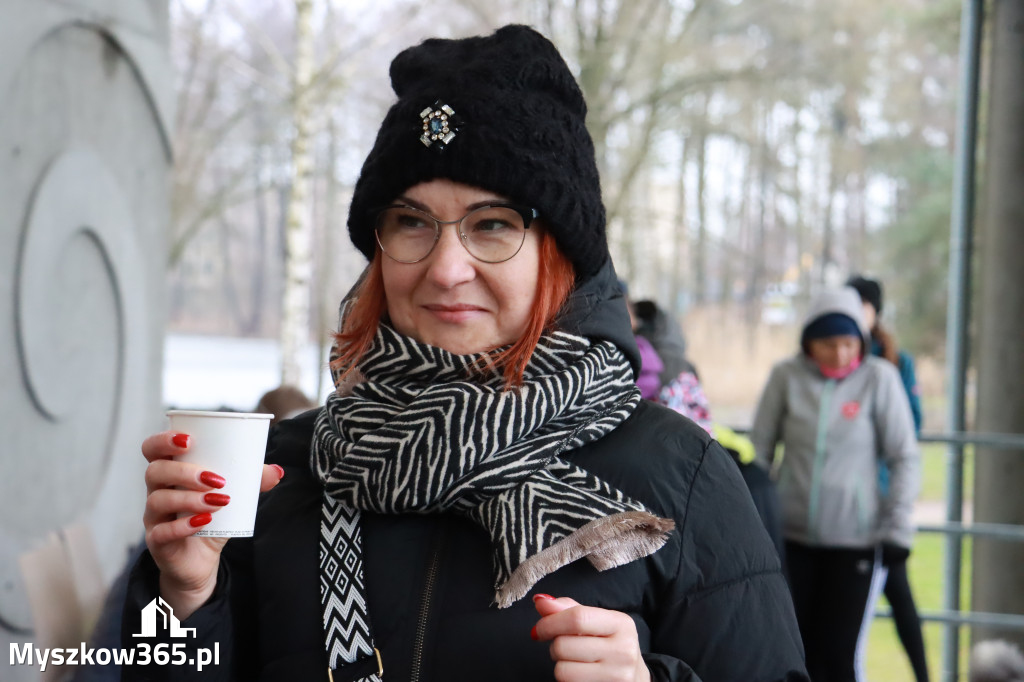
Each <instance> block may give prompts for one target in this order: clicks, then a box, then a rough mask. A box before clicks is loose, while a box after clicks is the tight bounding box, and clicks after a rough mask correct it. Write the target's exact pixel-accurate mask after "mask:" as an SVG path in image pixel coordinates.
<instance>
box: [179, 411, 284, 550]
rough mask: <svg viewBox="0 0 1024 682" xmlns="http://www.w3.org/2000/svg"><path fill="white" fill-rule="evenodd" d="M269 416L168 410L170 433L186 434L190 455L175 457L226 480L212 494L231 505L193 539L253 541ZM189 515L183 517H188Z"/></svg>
mask: <svg viewBox="0 0 1024 682" xmlns="http://www.w3.org/2000/svg"><path fill="white" fill-rule="evenodd" d="M273 417H274V415H272V414H253V413H249V412H199V411H194V410H171V411H170V412H168V413H167V418H168V419H170V420H171V430H172V431H177V432H178V433H187V434H188V435H189V436H190V437H191V438H190V440H189V447H188V451H187V452H186V453H185V454H182V455H178V456H177V457H175V459H176V460H178V461H181V462H190V463H192V464H198V465H199V466H201V467H203V469H205V470H206V471H212V472H213V473H215V474H218V475H220V476H223V477H224V480H225V484H224V487H223V488H221V489H219V490H216V491H215V492H218V493H224V494H225V495H230V496H231V501H230V502H229V503H228V505H227V506H226V507H222V508H221V509H218V510H217V511H216V512H214V513H213V520H212V521H211V522H210V523H208V524H206V525H205V526H203V528H202V530H200V531H199V532H198V533H196V535H199V536H205V537H217V538H248V537H252V531H253V526H254V525H255V523H256V502H257V501H258V500H259V495H260V479H261V478H262V476H263V458H264V455H265V453H266V449H267V431H268V430H269V428H270V420H271V419H272V418H273ZM192 515H193V514H192V513H188V514H181V515H180V516H179V518H181V516H192Z"/></svg>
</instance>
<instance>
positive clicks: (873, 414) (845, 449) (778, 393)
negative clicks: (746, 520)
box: [751, 287, 920, 548]
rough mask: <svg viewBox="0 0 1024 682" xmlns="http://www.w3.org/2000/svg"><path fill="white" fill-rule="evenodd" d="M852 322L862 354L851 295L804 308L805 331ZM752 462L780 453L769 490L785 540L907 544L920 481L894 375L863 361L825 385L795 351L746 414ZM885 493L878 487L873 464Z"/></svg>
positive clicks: (825, 297) (769, 460) (883, 365)
mask: <svg viewBox="0 0 1024 682" xmlns="http://www.w3.org/2000/svg"><path fill="white" fill-rule="evenodd" d="M837 312H838V313H842V314H844V315H848V316H850V317H851V318H853V319H854V320H856V321H857V324H858V326H859V327H860V329H861V332H862V335H863V336H864V344H865V346H864V347H865V349H866V348H867V347H868V345H867V344H868V335H867V330H866V329H865V327H864V319H863V313H862V308H861V302H860V297H859V296H858V295H857V293H856V292H855V291H854V290H853V289H851V288H848V287H847V288H844V289H836V290H830V291H827V292H825V293H823V294H821V295H820V296H818V297H817V298H816V299H815V301H814V302H813V303H812V305H811V309H810V312H809V313H808V315H807V318H806V320H805V322H804V329H806V328H807V326H808V325H810V323H812V322H813V321H814V320H816V319H818V318H819V317H821V316H822V315H826V314H829V313H837ZM751 439H752V440H753V442H754V446H755V448H756V450H757V456H758V459H759V460H760V461H761V462H762V463H764V464H766V465H768V466H769V467H771V466H773V465H774V463H775V446H776V444H777V443H779V442H781V443H782V444H783V446H784V454H783V456H782V461H781V463H780V464H779V465H778V488H779V497H780V499H781V502H782V510H783V524H784V528H783V531H784V534H785V537H786V539H787V540H794V541H797V542H801V543H804V544H808V545H818V546H829V547H849V548H863V547H870V546H873V545H875V544H877V543H879V542H891V543H895V544H898V545H902V546H904V547H909V546H910V544H911V540H912V536H913V530H914V528H913V524H912V522H911V512H912V510H913V504H914V499H915V498H916V496H917V492H918V487H919V484H920V453H919V451H918V447H917V439H916V437H915V434H914V422H913V417H912V416H911V413H910V405H909V404H908V402H907V398H906V395H905V394H904V389H903V384H902V383H901V381H900V376H899V372H898V371H897V370H896V368H895V367H894V366H893V365H892V364H891V363H889V362H888V361H886V360H883V359H881V358H877V357H874V356H872V355H870V354H865V355H864V356H863V359H862V364H861V366H860V367H858V368H857V369H856V370H854V371H853V372H852V373H851V374H849V375H848V376H846V377H845V378H843V379H839V380H835V379H827V378H825V376H824V375H822V373H821V371H820V370H819V369H818V367H817V365H816V364H815V363H814V362H813V361H812V360H811V359H810V358H809V357H808V356H807V355H805V354H804V353H803V352H802V351H801V352H800V353H798V354H797V355H796V356H795V357H792V358H789V359H788V360H784V361H782V362H780V363H778V364H777V365H775V367H774V368H772V372H771V375H770V376H769V378H768V383H767V384H766V385H765V388H764V392H763V393H762V395H761V400H760V402H759V403H758V406H757V412H756V414H755V417H754V426H753V430H752V433H751ZM881 462H884V463H885V464H886V466H887V467H888V469H889V490H888V493H887V494H885V495H883V494H882V493H881V491H880V489H879V465H880V463H881Z"/></svg>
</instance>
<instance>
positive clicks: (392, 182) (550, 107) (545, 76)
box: [348, 25, 609, 279]
mask: <svg viewBox="0 0 1024 682" xmlns="http://www.w3.org/2000/svg"><path fill="white" fill-rule="evenodd" d="M391 86H392V88H393V89H394V91H395V94H396V95H397V96H398V101H397V102H395V104H394V105H392V107H391V109H390V110H389V111H388V113H387V116H386V117H385V118H384V122H383V123H382V124H381V127H380V130H379V131H378V133H377V140H376V142H375V143H374V145H373V149H372V150H371V151H370V155H369V156H368V157H367V158H366V161H365V163H364V164H363V169H362V172H361V173H360V176H359V180H358V181H357V182H356V186H355V191H354V193H353V196H352V204H351V208H350V210H349V218H348V229H349V235H350V236H351V238H352V243H353V244H355V246H356V247H357V248H358V249H359V250H360V251H362V252H363V254H364V255H365V256H366V257H367V258H371V259H372V258H373V255H374V251H375V249H376V239H375V237H374V234H373V229H374V225H373V221H374V215H375V210H376V209H378V208H380V207H382V206H386V205H388V204H390V203H391V202H393V201H394V200H395V199H396V198H397V197H398V196H399V195H400V194H401V193H402V192H404V191H405V190H407V189H409V188H410V187H412V186H413V185H416V184H419V183H421V182H428V181H430V180H433V179H438V178H445V179H448V180H453V181H455V182H459V183H463V184H466V185H471V186H474V187H479V188H481V189H484V190H487V191H490V192H494V193H496V194H499V195H501V196H504V197H507V198H508V199H509V201H511V202H513V203H516V204H522V205H524V206H527V207H531V208H535V209H537V210H538V212H539V214H540V219H541V220H542V221H543V222H544V224H545V226H546V227H547V229H548V230H549V231H550V232H551V233H552V234H553V236H554V237H555V241H556V243H557V244H558V247H559V249H560V250H561V251H562V253H564V254H565V255H566V256H567V257H568V258H569V260H571V261H572V263H573V266H574V267H575V269H576V275H577V278H579V279H584V278H587V277H589V276H591V275H593V274H594V273H596V272H597V271H598V270H599V269H600V268H601V266H602V265H603V264H604V263H605V261H606V260H607V259H608V258H609V255H608V242H607V238H606V236H605V210H604V205H603V204H602V203H601V185H600V179H599V177H598V172H597V163H596V161H595V158H594V144H593V141H592V140H591V138H590V134H589V132H587V128H586V125H585V119H586V115H587V105H586V102H585V101H584V100H583V93H582V92H581V91H580V88H579V85H578V84H577V83H576V80H575V78H573V75H572V73H571V72H570V71H569V67H568V66H567V65H566V63H565V60H563V59H562V56H561V55H560V54H559V53H558V50H557V49H556V48H555V46H554V45H553V44H552V43H551V41H549V40H548V39H547V38H545V37H544V36H542V35H541V34H540V33H537V32H536V31H534V30H533V29H531V28H529V27H527V26H519V25H510V26H505V27H503V28H501V29H498V30H497V31H496V32H495V33H494V34H492V35H490V36H477V37H472V38H463V39H458V40H449V39H441V38H432V39H429V40H426V41H424V42H423V43H421V44H419V45H416V46H414V47H410V48H408V49H406V50H404V51H402V52H401V53H399V55H398V56H397V57H395V59H394V61H392V62H391ZM432 114H433V116H432ZM432 134H433V135H436V136H437V137H432ZM421 138H424V139H421ZM428 143H429V144H428Z"/></svg>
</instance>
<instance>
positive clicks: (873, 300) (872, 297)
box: [846, 275, 882, 313]
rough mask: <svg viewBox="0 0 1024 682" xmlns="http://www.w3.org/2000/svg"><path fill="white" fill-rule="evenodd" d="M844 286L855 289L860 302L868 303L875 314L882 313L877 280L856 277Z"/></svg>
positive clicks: (880, 286)
mask: <svg viewBox="0 0 1024 682" xmlns="http://www.w3.org/2000/svg"><path fill="white" fill-rule="evenodd" d="M846 286H848V287H853V288H854V289H856V290H857V293H858V294H860V300H862V301H863V302H865V303H870V304H871V306H872V307H873V308H874V309H875V312H876V313H881V312H882V284H881V282H879V281H878V280H877V279H868V278H867V277H861V276H860V275H856V276H854V277H851V278H850V279H849V280H848V281H847V282H846Z"/></svg>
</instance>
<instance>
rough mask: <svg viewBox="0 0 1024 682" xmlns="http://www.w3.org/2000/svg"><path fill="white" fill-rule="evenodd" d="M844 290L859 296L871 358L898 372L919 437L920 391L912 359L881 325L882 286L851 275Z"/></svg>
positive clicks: (921, 419) (920, 415) (870, 280)
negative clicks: (851, 288)
mask: <svg viewBox="0 0 1024 682" xmlns="http://www.w3.org/2000/svg"><path fill="white" fill-rule="evenodd" d="M847 286H851V287H853V288H854V289H855V290H856V291H857V294H859V295H860V300H861V303H862V305H863V308H864V324H865V325H867V327H868V329H869V330H870V331H871V354H872V355H874V356H876V357H880V358H885V359H886V360H888V361H889V362H891V363H892V364H893V365H895V366H896V369H897V370H899V373H900V379H902V380H903V388H904V389H905V390H906V393H907V400H908V401H909V402H910V412H911V414H912V415H913V417H914V430H915V431H916V432H917V433H918V434H920V433H921V424H922V423H923V421H924V419H923V415H922V412H921V391H920V388H919V387H918V385H917V375H916V373H915V371H914V358H912V357H911V356H910V354H909V353H907V352H906V351H903V350H901V349H900V347H899V345H898V344H897V343H896V337H895V335H893V334H892V332H890V331H889V330H888V329H886V328H885V326H884V325H883V324H882V320H881V317H882V303H883V298H882V294H883V291H882V284H881V282H879V281H878V280H876V279H867V278H865V277H863V276H861V275H855V276H853V277H851V278H850V279H849V281H848V282H847Z"/></svg>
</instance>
